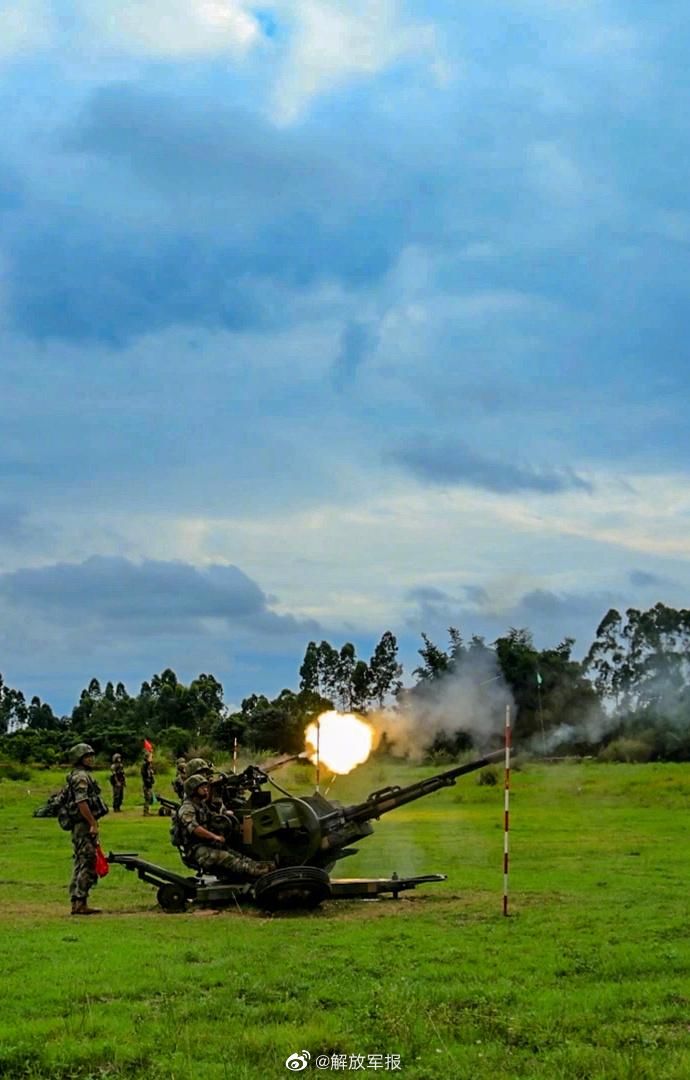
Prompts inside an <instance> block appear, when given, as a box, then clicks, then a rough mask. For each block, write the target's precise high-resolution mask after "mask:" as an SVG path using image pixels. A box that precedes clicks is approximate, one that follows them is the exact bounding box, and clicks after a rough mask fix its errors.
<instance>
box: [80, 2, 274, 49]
mask: <svg viewBox="0 0 690 1080" xmlns="http://www.w3.org/2000/svg"><path fill="white" fill-rule="evenodd" d="M79 7H80V9H81V16H82V18H83V19H84V22H85V23H86V24H87V25H90V26H91V28H92V29H93V30H95V31H97V32H98V34H99V36H101V35H105V37H107V38H108V39H110V40H111V41H113V42H114V43H117V44H119V45H120V46H121V47H123V48H125V49H128V50H131V51H133V52H139V53H144V54H146V55H149V56H170V57H185V56H195V55H199V56H201V55H213V54H215V53H224V52H228V51H230V52H244V51H245V50H247V49H248V48H249V47H251V46H252V45H253V44H254V43H255V42H256V41H257V39H258V37H259V25H258V23H257V20H256V19H255V18H254V16H253V15H252V14H251V13H250V11H248V10H247V9H246V7H245V5H244V4H243V3H242V0H99V3H93V2H92V0H79Z"/></svg>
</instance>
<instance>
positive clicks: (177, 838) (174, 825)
mask: <svg viewBox="0 0 690 1080" xmlns="http://www.w3.org/2000/svg"><path fill="white" fill-rule="evenodd" d="M186 839H187V838H186V836H185V833H184V829H183V828H182V822H181V821H180V819H179V817H178V811H177V810H173V811H172V815H171V819H170V843H171V844H172V846H173V847H176V848H179V849H180V851H183V850H184V848H185V844H186Z"/></svg>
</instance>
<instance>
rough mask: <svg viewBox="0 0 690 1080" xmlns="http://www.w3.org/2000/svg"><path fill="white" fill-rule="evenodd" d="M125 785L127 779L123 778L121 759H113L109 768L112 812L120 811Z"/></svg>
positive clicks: (123, 769)
mask: <svg viewBox="0 0 690 1080" xmlns="http://www.w3.org/2000/svg"><path fill="white" fill-rule="evenodd" d="M126 784H127V777H126V776H125V767H124V765H123V764H122V759H119V760H117V759H115V758H113V763H112V765H111V766H110V786H111V787H112V789H113V810H114V811H115V813H117V812H118V811H119V810H121V809H122V799H123V797H124V794H125V785H126Z"/></svg>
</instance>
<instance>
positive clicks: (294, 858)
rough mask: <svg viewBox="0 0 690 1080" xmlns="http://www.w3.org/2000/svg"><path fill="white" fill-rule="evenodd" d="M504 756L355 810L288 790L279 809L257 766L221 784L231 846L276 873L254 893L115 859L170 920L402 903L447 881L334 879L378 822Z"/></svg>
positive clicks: (371, 799)
mask: <svg viewBox="0 0 690 1080" xmlns="http://www.w3.org/2000/svg"><path fill="white" fill-rule="evenodd" d="M503 753H504V752H503V751H502V750H497V751H495V752H493V753H490V754H486V755H484V756H483V757H480V758H476V759H475V760H474V761H469V762H467V763H466V764H464V765H457V766H455V768H452V769H447V770H446V771H445V772H441V773H436V774H435V775H433V776H428V777H426V778H425V779H423V780H419V781H417V783H414V784H409V785H408V786H407V787H399V786H397V785H393V786H389V787H385V788H381V789H379V790H378V791H374V792H372V793H371V794H370V795H369V796H368V797H367V798H366V799H365V800H364V801H363V802H359V803H353V804H352V805H351V806H343V805H342V804H341V803H339V802H334V801H331V800H329V799H327V798H325V797H324V796H323V795H321V794H320V793H318V792H315V793H314V794H313V795H305V796H302V797H298V796H293V795H290V794H288V793H287V792H284V791H283V789H282V788H280V787H279V791H281V792H282V797H281V798H278V799H275V800H273V801H272V800H271V793H270V792H268V791H265V790H263V786H264V785H265V784H266V783H268V781H269V776H268V771H264V770H262V769H260V768H258V767H257V766H255V765H250V766H249V768H248V769H245V771H244V772H243V773H240V774H239V775H237V776H234V775H233V776H221V777H220V779H219V780H218V781H216V782H215V783H214V788H215V789H216V790H215V792H214V797H216V798H217V797H219V796H220V797H222V800H223V803H224V805H225V806H232V807H233V813H234V815H235V818H236V821H237V826H236V828H235V830H234V835H233V837H232V840H231V842H230V846H231V847H232V848H233V849H235V850H237V851H241V852H242V853H243V854H246V855H249V856H250V857H251V858H253V859H256V860H257V861H259V862H272V863H273V864H274V865H275V867H276V869H275V870H274V871H272V872H271V873H268V874H266V875H264V876H263V877H261V878H259V879H258V880H257V881H256V882H255V883H254V884H253V885H248V884H247V885H237V884H232V883H229V882H227V881H223V880H222V879H216V878H213V877H211V878H209V877H207V876H204V875H203V873H202V872H201V870H199V869H198V868H197V869H198V872H197V876H196V877H195V878H194V877H185V876H183V875H181V874H176V873H174V872H173V871H169V870H167V869H165V868H163V867H160V866H156V865H154V864H152V863H149V862H147V861H145V860H144V859H141V858H139V856H138V855H135V854H124V853H111V854H110V855H109V857H108V858H109V861H110V862H111V863H115V864H119V865H121V866H124V867H125V868H126V869H127V870H133V871H136V872H137V874H138V876H139V877H140V878H141V879H142V880H143V881H146V882H148V883H149V884H152V885H156V886H157V887H158V893H157V896H158V902H159V904H160V906H161V907H162V908H163V910H164V911H170V912H173V911H183V910H185V908H186V907H187V905H188V904H189V903H190V902H191V903H195V904H197V905H204V904H212V905H213V906H218V905H221V904H236V903H237V902H238V901H239V900H241V899H246V900H249V901H250V902H253V903H255V904H256V905H257V906H259V907H262V908H263V909H264V910H267V911H277V910H284V909H286V908H309V907H316V906H318V905H319V904H320V903H321V902H322V901H323V900H325V899H333V900H337V899H354V898H357V897H366V898H372V897H374V896H379V895H382V894H385V893H388V894H391V895H392V896H393V897H395V898H396V899H397V897H398V895H399V893H400V892H403V891H405V890H407V889H414V888H415V887H416V886H417V885H419V884H422V883H426V882H434V881H445V875H444V874H427V875H424V876H422V877H410V878H399V877H398V876H397V875H396V874H393V875H392V877H390V878H352V879H334V878H331V877H330V876H329V871H330V870H331V869H332V868H333V866H335V864H336V862H337V861H338V860H339V859H343V858H346V857H347V856H350V855H354V854H356V848H353V847H352V846H351V845H352V844H354V843H357V842H358V841H359V840H362V839H364V837H366V836H370V835H371V834H372V833H373V831H374V829H373V826H372V824H371V822H372V821H374V820H377V819H378V818H380V817H382V816H383V815H384V814H388V813H390V812H391V811H393V810H397V809H398V808H399V807H401V806H406V805H407V804H408V803H411V802H414V801H416V800H417V799H422V798H424V797H425V796H427V795H431V794H432V793H433V792H435V791H439V790H440V789H441V788H445V787H452V786H454V784H455V783H456V781H457V779H458V778H459V777H460V776H466V775H467V774H468V773H472V772H476V771H477V770H478V769H482V768H484V767H485V766H486V765H490V764H491V763H492V762H494V761H497V760H498V759H499V758H501V757H502V756H503ZM271 782H272V783H275V781H271ZM276 786H278V785H276ZM165 803H166V805H167V806H169V807H171V808H172V807H174V808H175V810H176V809H177V808H178V804H177V803H174V802H173V801H172V800H171V799H168V800H165ZM183 861H184V862H185V863H186V865H187V866H188V867H190V868H192V869H195V868H196V865H195V864H194V863H193V862H192V861H190V860H189V859H187V858H186V856H184V855H183Z"/></svg>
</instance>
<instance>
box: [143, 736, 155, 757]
mask: <svg viewBox="0 0 690 1080" xmlns="http://www.w3.org/2000/svg"><path fill="white" fill-rule="evenodd" d="M144 750H146V751H147V753H149V754H150V753H152V752H153V743H150V742H149V740H148V739H144Z"/></svg>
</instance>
